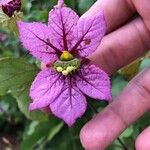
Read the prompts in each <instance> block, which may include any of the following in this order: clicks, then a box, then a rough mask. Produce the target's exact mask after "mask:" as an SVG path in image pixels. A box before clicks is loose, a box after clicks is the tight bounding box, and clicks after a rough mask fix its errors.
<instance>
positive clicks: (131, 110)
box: [80, 67, 150, 150]
mask: <svg viewBox="0 0 150 150" xmlns="http://www.w3.org/2000/svg"><path fill="white" fill-rule="evenodd" d="M149 77H150V67H149V68H148V69H147V70H145V71H144V72H143V73H142V74H140V75H139V76H137V77H136V78H135V79H133V80H132V81H131V82H130V83H129V85H128V86H127V87H126V88H125V89H124V90H123V92H122V93H121V94H120V96H118V97H117V98H116V99H115V100H114V101H113V102H112V103H111V104H110V105H109V106H108V107H107V108H106V109H104V111H103V112H101V113H99V114H98V115H97V116H96V117H95V118H94V119H92V120H91V121H89V122H88V123H87V124H86V125H85V126H84V127H83V128H82V130H81V133H80V138H81V142H82V144H83V146H84V148H85V149H86V150H103V149H105V148H106V147H107V146H108V145H109V144H110V143H111V142H112V141H113V140H114V139H116V138H117V137H118V136H119V134H120V133H121V132H122V131H123V130H124V129H125V128H126V127H127V126H128V125H130V124H131V123H133V122H134V121H135V120H137V119H138V118H139V117H141V116H142V115H143V114H144V113H145V112H146V111H148V110H149V108H150V102H149V100H150V84H149V83H150V78H149Z"/></svg>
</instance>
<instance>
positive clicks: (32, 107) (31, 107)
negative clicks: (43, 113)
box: [28, 103, 36, 112]
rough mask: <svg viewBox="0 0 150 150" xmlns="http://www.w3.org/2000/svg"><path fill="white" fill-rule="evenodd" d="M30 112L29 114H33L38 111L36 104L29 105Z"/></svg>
mask: <svg viewBox="0 0 150 150" xmlns="http://www.w3.org/2000/svg"><path fill="white" fill-rule="evenodd" d="M28 110H29V112H32V111H34V110H36V107H35V104H34V103H31V104H30V105H29V108H28Z"/></svg>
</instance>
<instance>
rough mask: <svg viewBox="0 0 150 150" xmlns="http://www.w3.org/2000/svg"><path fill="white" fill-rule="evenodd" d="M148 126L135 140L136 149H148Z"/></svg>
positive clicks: (149, 149) (149, 135)
mask: <svg viewBox="0 0 150 150" xmlns="http://www.w3.org/2000/svg"><path fill="white" fill-rule="evenodd" d="M149 139H150V127H147V128H146V129H145V130H144V131H143V132H142V133H141V134H140V135H139V136H138V138H137V140H136V144H135V145H136V150H150V142H149Z"/></svg>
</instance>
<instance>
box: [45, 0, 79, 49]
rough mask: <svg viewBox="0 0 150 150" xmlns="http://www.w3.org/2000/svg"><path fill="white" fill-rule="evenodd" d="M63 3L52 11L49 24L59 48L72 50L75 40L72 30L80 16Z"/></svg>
mask: <svg viewBox="0 0 150 150" xmlns="http://www.w3.org/2000/svg"><path fill="white" fill-rule="evenodd" d="M62 3H63V2H62V1H60V4H59V5H58V6H56V7H54V9H52V10H51V11H50V13H49V23H48V26H49V28H50V30H51V33H52V35H53V37H55V39H56V41H57V45H58V46H59V48H60V49H61V50H70V48H71V43H72V40H73V37H72V31H73V28H74V26H75V25H76V24H77V21H78V19H79V17H78V15H77V14H76V12H74V11H73V10H72V9H70V8H68V7H66V6H63V5H62Z"/></svg>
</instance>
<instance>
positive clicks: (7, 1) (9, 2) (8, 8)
mask: <svg viewBox="0 0 150 150" xmlns="http://www.w3.org/2000/svg"><path fill="white" fill-rule="evenodd" d="M1 5H2V10H3V12H4V13H5V14H6V15H8V16H9V17H12V16H13V14H14V12H15V11H20V9H21V0H2V1H1Z"/></svg>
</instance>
